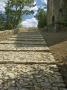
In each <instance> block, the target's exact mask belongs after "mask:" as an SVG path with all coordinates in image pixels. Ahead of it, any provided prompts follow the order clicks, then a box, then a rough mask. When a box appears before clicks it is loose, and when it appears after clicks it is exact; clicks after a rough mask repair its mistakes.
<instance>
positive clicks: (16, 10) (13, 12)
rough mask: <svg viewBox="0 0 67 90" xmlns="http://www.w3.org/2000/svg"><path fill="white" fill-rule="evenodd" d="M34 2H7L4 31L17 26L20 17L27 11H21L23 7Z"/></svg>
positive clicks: (10, 0) (30, 0) (23, 0)
mask: <svg viewBox="0 0 67 90" xmlns="http://www.w3.org/2000/svg"><path fill="white" fill-rule="evenodd" d="M33 1H34V0H8V2H7V4H6V7H5V13H6V15H7V22H6V27H5V28H6V29H13V28H16V26H17V25H18V24H19V22H20V20H21V16H22V15H23V14H25V13H26V12H27V11H23V8H24V6H29V7H31V5H32V4H33Z"/></svg>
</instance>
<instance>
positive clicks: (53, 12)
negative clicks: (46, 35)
mask: <svg viewBox="0 0 67 90" xmlns="http://www.w3.org/2000/svg"><path fill="white" fill-rule="evenodd" d="M64 19H65V20H66V19H67V0H48V6H47V24H48V25H51V24H53V23H54V24H55V23H58V22H60V23H62V22H63V21H64ZM64 22H65V21H64ZM66 22H67V20H66Z"/></svg>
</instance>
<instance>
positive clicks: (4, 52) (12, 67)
mask: <svg viewBox="0 0 67 90" xmlns="http://www.w3.org/2000/svg"><path fill="white" fill-rule="evenodd" d="M35 34H36V35H37V38H36V37H35ZM23 35H24V37H23ZM39 37H41V39H42V40H41V39H40V38H39ZM12 38H13V39H12ZM12 38H10V39H8V40H6V41H1V42H0V90H67V89H66V88H65V84H64V81H63V79H62V76H61V74H60V73H59V70H58V67H57V65H56V64H55V62H56V61H55V59H54V57H53V55H52V53H50V50H49V48H48V47H47V45H46V44H45V43H46V42H45V40H44V39H43V37H42V35H41V34H40V33H39V32H28V33H27V32H26V33H23V32H22V33H19V35H18V34H17V35H15V36H12ZM18 38H21V39H22V40H21V41H20V40H19V39H18ZM11 39H12V40H11ZM24 39H26V40H27V41H25V45H24V44H23V43H24V42H23V40H24ZM30 39H31V42H30ZM35 39H36V40H37V42H36V41H35ZM39 39H40V40H39ZM28 41H29V42H28ZM8 42H10V43H11V44H10V43H8ZM12 42H13V43H12ZM16 42H17V43H19V42H21V43H19V45H20V46H18V44H17V43H16ZM27 42H28V43H29V44H30V46H29V45H28V43H27ZM42 42H44V43H43V44H44V46H42V45H41V43H42ZM6 43H7V44H6ZM31 43H32V45H33V44H34V43H38V44H39V45H40V46H39V47H38V45H33V46H31Z"/></svg>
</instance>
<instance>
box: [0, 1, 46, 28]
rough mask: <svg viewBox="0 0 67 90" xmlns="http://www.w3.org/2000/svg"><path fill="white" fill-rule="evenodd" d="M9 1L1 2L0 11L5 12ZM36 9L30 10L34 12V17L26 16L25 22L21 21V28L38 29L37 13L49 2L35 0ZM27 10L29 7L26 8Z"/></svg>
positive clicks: (24, 17)
mask: <svg viewBox="0 0 67 90" xmlns="http://www.w3.org/2000/svg"><path fill="white" fill-rule="evenodd" d="M4 2H7V0H0V11H2V12H4V11H5V9H4V7H5V3H4ZM34 4H36V5H35V7H32V8H30V10H34V12H35V13H34V14H33V15H32V14H31V15H24V16H23V21H21V23H20V26H21V27H25V28H28V27H37V24H38V21H37V20H36V18H35V17H34V16H35V15H36V13H37V10H38V8H43V6H44V4H47V0H34ZM25 8H27V7H25Z"/></svg>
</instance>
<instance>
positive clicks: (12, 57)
mask: <svg viewBox="0 0 67 90" xmlns="http://www.w3.org/2000/svg"><path fill="white" fill-rule="evenodd" d="M4 61H5V62H9V61H10V62H14V63H32V64H34V63H54V62H55V59H54V57H53V56H52V54H51V53H48V52H29V51H27V52H22V51H19V52H13V51H10V52H8V51H7V52H3V51H0V62H1V63H2V62H4Z"/></svg>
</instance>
